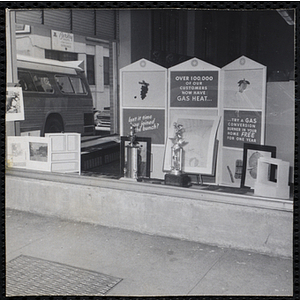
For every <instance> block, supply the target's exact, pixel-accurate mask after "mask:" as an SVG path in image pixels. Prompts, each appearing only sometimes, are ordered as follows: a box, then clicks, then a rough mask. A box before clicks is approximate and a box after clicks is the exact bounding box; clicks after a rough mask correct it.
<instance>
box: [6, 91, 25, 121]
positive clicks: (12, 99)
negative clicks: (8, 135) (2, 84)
mask: <svg viewBox="0 0 300 300" xmlns="http://www.w3.org/2000/svg"><path fill="white" fill-rule="evenodd" d="M5 119H6V121H21V120H24V102H23V92H22V88H21V87H7V88H6V114H5Z"/></svg>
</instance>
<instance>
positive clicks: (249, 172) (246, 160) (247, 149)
mask: <svg viewBox="0 0 300 300" xmlns="http://www.w3.org/2000/svg"><path fill="white" fill-rule="evenodd" d="M259 157H272V158H275V157H276V147H275V146H268V145H257V144H250V143H245V144H244V151H243V169H242V178H241V188H251V189H253V188H254V184H255V181H256V178H257V160H258V158H259ZM269 172H270V180H274V179H275V169H274V168H272V167H271V168H270V171H269Z"/></svg>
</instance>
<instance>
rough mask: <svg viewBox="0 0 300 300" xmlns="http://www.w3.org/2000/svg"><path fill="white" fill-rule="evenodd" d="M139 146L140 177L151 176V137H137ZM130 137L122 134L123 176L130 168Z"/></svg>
mask: <svg viewBox="0 0 300 300" xmlns="http://www.w3.org/2000/svg"><path fill="white" fill-rule="evenodd" d="M136 142H137V146H139V148H140V151H139V159H138V174H139V177H148V178H149V177H150V164H151V138H150V137H136ZM129 144H130V139H129V137H127V136H121V160H120V162H121V176H124V175H125V173H126V170H127V169H128V166H127V163H128V158H127V148H128V146H129Z"/></svg>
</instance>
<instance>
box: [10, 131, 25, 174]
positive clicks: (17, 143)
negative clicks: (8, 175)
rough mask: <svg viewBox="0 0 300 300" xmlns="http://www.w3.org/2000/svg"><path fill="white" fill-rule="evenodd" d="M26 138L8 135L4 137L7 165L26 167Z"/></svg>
mask: <svg viewBox="0 0 300 300" xmlns="http://www.w3.org/2000/svg"><path fill="white" fill-rule="evenodd" d="M26 146H27V142H26V138H24V137H21V136H8V137H7V138H6V149H7V152H6V162H7V166H8V167H16V168H26V150H27V147H26Z"/></svg>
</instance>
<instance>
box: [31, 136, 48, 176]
mask: <svg viewBox="0 0 300 300" xmlns="http://www.w3.org/2000/svg"><path fill="white" fill-rule="evenodd" d="M26 138H27V151H26V152H27V153H26V154H27V164H26V167H27V168H28V169H33V170H39V171H50V170H51V138H50V137H35V136H28V137H26Z"/></svg>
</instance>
